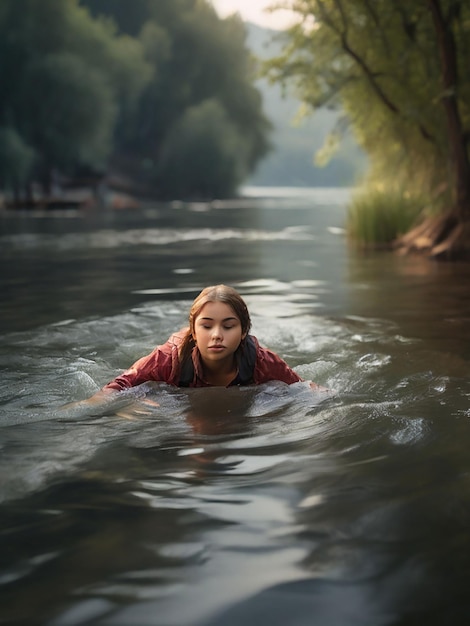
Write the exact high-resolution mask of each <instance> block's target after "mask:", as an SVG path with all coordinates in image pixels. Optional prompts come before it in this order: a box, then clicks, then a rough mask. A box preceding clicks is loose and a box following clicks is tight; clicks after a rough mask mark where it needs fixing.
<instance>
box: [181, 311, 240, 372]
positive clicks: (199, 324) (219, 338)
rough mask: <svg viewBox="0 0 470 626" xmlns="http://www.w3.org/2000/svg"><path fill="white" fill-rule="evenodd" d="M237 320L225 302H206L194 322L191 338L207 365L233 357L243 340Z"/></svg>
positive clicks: (225, 361)
mask: <svg viewBox="0 0 470 626" xmlns="http://www.w3.org/2000/svg"><path fill="white" fill-rule="evenodd" d="M245 336H246V333H243V332H242V326H241V322H240V320H239V318H238V317H237V316H236V314H235V312H234V310H233V309H232V307H231V306H230V305H229V304H226V303H225V302H207V303H206V304H205V305H204V306H203V307H202V309H201V311H200V313H199V315H198V316H197V317H196V319H195V321H194V332H193V337H194V339H195V340H196V343H197V347H198V348H199V352H200V353H201V357H202V360H203V361H204V362H207V363H208V364H209V363H210V364H216V363H219V364H222V363H227V362H228V361H229V359H230V360H233V355H234V353H235V351H236V349H237V348H238V346H239V345H240V342H241V341H242V339H244V338H245Z"/></svg>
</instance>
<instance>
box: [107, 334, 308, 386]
mask: <svg viewBox="0 0 470 626" xmlns="http://www.w3.org/2000/svg"><path fill="white" fill-rule="evenodd" d="M184 335H185V331H180V332H178V333H175V334H173V335H172V336H171V337H170V338H169V339H168V341H167V342H166V343H164V344H163V345H161V346H157V347H156V348H155V350H153V352H151V353H150V354H148V355H147V356H144V357H142V358H141V359H139V360H138V361H136V362H135V363H134V365H132V366H131V367H130V368H129V369H128V370H126V371H125V372H124V373H123V374H121V375H120V376H117V377H116V378H115V379H114V380H112V381H111V382H110V383H108V384H107V385H105V386H104V387H103V389H105V390H108V389H115V390H118V391H121V390H122V389H127V388H128V387H135V386H136V385H140V384H141V383H145V382H147V381H150V380H153V381H160V382H165V383H168V384H170V385H175V386H176V387H178V386H179V381H180V374H181V363H180V360H179V356H178V352H179V347H180V346H181V343H182V340H183V337H184ZM250 337H251V339H252V340H253V342H254V344H255V346H256V360H255V366H254V371H253V384H255V385H260V384H262V383H267V382H268V381H270V380H280V381H283V382H285V383H287V384H289V385H290V384H292V383H297V382H300V381H302V378H300V376H298V375H297V374H296V373H295V372H294V371H293V370H292V369H291V368H290V367H289V366H288V365H287V363H286V362H285V361H283V360H282V359H281V357H279V356H278V355H277V354H276V353H275V352H271V350H268V349H267V348H262V347H261V346H260V345H259V343H258V340H257V339H256V337H254V336H253V335H250ZM192 360H193V366H194V378H193V381H192V383H190V384H189V387H210V386H211V385H210V384H209V383H207V382H206V381H205V380H204V378H203V373H202V371H203V370H202V364H201V358H200V354H199V350H198V349H197V347H195V348H194V350H193V352H192ZM230 384H231V385H233V384H236V379H234V380H233V381H232V383H230Z"/></svg>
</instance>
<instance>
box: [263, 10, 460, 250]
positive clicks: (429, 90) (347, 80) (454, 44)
mask: <svg viewBox="0 0 470 626" xmlns="http://www.w3.org/2000/svg"><path fill="white" fill-rule="evenodd" d="M290 6H291V7H292V8H293V9H294V11H296V12H297V14H298V16H299V23H298V24H297V25H295V26H294V27H293V28H292V29H291V30H290V31H289V34H288V39H287V42H286V47H285V49H284V54H283V55H282V57H281V58H279V59H277V60H273V61H272V62H271V65H270V69H269V72H270V73H271V76H273V77H274V78H275V79H276V80H281V81H286V82H292V81H293V82H294V84H295V86H296V88H297V89H298V90H299V92H300V94H301V96H302V98H303V99H304V100H305V101H306V102H307V103H308V104H309V105H310V106H312V107H313V108H316V107H318V106H320V105H323V104H329V105H331V106H337V105H340V106H343V107H344V108H345V110H346V111H347V113H348V115H349V117H350V120H351V124H352V125H353V128H354V130H355V133H356V136H357V138H358V140H359V142H360V143H361V144H362V145H363V147H364V148H365V149H366V151H367V152H368V154H369V155H370V163H371V164H372V169H371V176H372V177H375V179H380V180H381V182H382V184H385V185H389V186H392V185H396V184H397V183H399V184H401V185H402V186H404V187H406V188H407V189H409V190H411V191H425V192H428V193H429V194H430V195H432V196H434V197H435V198H438V200H437V202H438V203H439V204H440V207H441V216H440V217H438V218H436V217H431V218H429V219H427V220H425V221H423V223H422V224H420V226H419V228H418V229H416V230H414V231H413V232H412V233H409V234H408V235H407V236H406V237H405V238H404V239H403V243H404V244H405V245H406V246H408V247H411V248H417V247H421V248H424V249H426V250H429V251H430V252H431V253H432V254H434V255H443V256H459V255H462V254H468V252H469V251H470V237H469V233H470V228H469V226H468V225H469V223H470V176H469V173H470V170H469V156H468V138H469V137H470V112H469V109H468V106H467V103H468V101H469V95H470V79H469V77H468V72H467V71H466V65H467V62H468V61H467V60H468V54H469V44H468V40H469V34H470V33H469V28H470V2H469V0H415V1H414V2H408V1H406V0H395V1H394V2H389V1H388V0H374V1H371V0H292V2H291V3H290Z"/></svg>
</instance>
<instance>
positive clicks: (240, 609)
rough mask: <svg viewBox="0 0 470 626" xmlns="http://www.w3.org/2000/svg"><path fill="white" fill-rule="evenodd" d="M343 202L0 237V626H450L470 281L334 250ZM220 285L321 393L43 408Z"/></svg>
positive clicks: (228, 208) (208, 393)
mask: <svg viewBox="0 0 470 626" xmlns="http://www.w3.org/2000/svg"><path fill="white" fill-rule="evenodd" d="M348 194H349V192H348V191H347V190H329V189H320V190H315V191H312V190H310V191H303V192H297V193H294V191H293V190H290V191H288V192H287V191H286V192H282V190H281V191H279V190H271V191H270V192H269V197H265V196H266V192H264V194H263V193H262V192H260V190H253V189H252V190H249V197H245V198H242V199H240V200H234V201H232V202H216V203H212V204H210V205H205V204H191V205H185V204H173V205H168V206H145V207H142V208H141V209H140V210H133V211H114V212H112V211H104V212H102V213H93V212H88V213H86V212H85V213H74V212H71V211H70V212H68V213H62V214H61V213H57V214H27V215H20V214H12V213H8V212H4V213H3V214H1V215H0V226H1V236H0V260H1V264H2V272H1V278H0V286H1V294H2V296H1V301H0V321H1V335H0V367H1V372H2V373H1V376H2V385H1V389H0V406H1V409H0V446H1V456H0V480H1V483H0V519H1V532H0V623H5V624H25V623H27V624H48V625H51V626H56V625H59V626H66V625H75V624H92V625H116V626H118V625H132V626H141V625H142V626H143V625H162V626H163V625H164V626H173V625H174V626H181V625H188V626H189V625H191V626H192V625H194V626H199V625H210V626H215V625H217V626H218V625H219V624H223V625H224V626H239V625H240V624H244V625H248V626H250V625H253V626H254V625H255V624H256V625H258V624H260V623H269V624H271V625H275V626H278V625H279V626H281V625H282V626H284V625H285V624H289V626H310V625H318V626H353V625H354V626H356V625H357V626H381V625H389V624H394V625H398V624H399V625H401V626H403V625H410V626H417V625H420V626H421V625H422V624H426V625H427V626H433V625H435V626H442V625H443V624H453V625H460V624H466V623H468V619H469V618H470V597H469V594H468V581H469V580H470V535H469V528H470V458H469V453H468V450H469V449H470V435H469V430H470V422H469V419H468V418H469V416H470V407H469V397H470V381H469V358H470V341H469V339H470V337H469V335H470V324H469V321H470V291H469V287H468V285H469V284H470V281H469V273H470V272H469V268H468V267H467V266H466V265H457V264H455V265H454V264H452V265H450V264H449V265H446V264H434V263H431V262H429V261H426V260H423V259H416V258H415V259H413V258H403V257H400V256H397V255H394V254H392V253H388V252H381V253H369V254H361V253H359V252H357V251H355V250H354V249H352V248H350V247H349V246H348V244H347V241H346V240H345V236H344V231H343V226H344V216H345V206H346V202H347V198H348ZM219 282H225V283H228V284H231V285H233V286H235V287H236V288H237V289H238V290H239V291H240V292H241V293H242V294H243V296H244V297H245V299H246V301H247V303H248V305H249V308H250V311H251V314H252V320H253V333H254V334H255V335H257V336H258V338H259V340H260V341H261V343H262V344H264V345H267V346H269V347H270V348H272V349H274V350H275V351H277V352H278V353H280V354H281V355H282V356H283V357H284V358H285V359H286V360H287V361H288V362H289V363H290V364H291V365H292V366H293V367H294V368H295V369H296V370H297V371H298V372H299V374H300V375H301V376H302V377H303V378H305V379H306V380H315V381H316V382H318V383H320V384H321V385H324V386H327V387H328V388H329V389H331V390H332V391H331V393H313V392H311V391H310V389H309V388H308V386H307V384H306V383H299V384H296V385H292V386H291V387H287V386H285V385H283V384H280V383H270V384H267V385H262V386H260V387H258V388H254V389H253V388H241V389H229V390H225V389H220V388H213V389H195V390H178V389H174V388H169V387H167V386H165V385H159V384H153V385H151V384H148V385H144V386H143V387H142V388H136V389H134V390H132V391H131V392H130V393H129V394H127V395H123V396H122V397H120V399H119V401H118V402H116V401H113V402H110V404H109V405H108V406H106V407H104V408H103V409H102V410H101V411H99V412H97V414H94V415H92V414H87V413H85V412H84V411H83V410H81V409H76V410H72V409H69V410H60V407H61V405H63V404H65V403H67V402H70V401H72V400H80V399H83V398H86V397H88V396H89V395H91V394H92V393H93V392H94V391H95V390H97V389H98V388H100V387H101V386H102V385H103V384H105V383H106V382H108V380H110V379H111V378H113V377H114V376H115V375H116V374H117V373H118V372H120V371H122V370H123V369H125V368H126V367H127V366H128V365H129V364H130V363H131V362H133V361H134V360H135V359H137V358H138V357H140V356H142V355H144V354H147V353H148V352H149V351H150V350H151V349H152V348H153V347H154V346H155V345H156V344H158V343H161V342H163V341H165V340H166V338H167V336H168V335H169V334H170V333H171V332H172V331H173V330H175V329H177V328H179V327H181V326H182V325H184V324H185V321H186V316H187V312H188V308H189V306H190V303H191V301H192V299H193V298H194V297H195V295H196V294H197V293H198V292H199V290H200V289H201V288H202V287H203V286H205V285H207V284H213V283H219ZM148 398H150V399H152V398H153V399H157V400H158V403H159V405H160V406H159V407H151V406H149V405H148V403H147V402H144V400H145V399H148Z"/></svg>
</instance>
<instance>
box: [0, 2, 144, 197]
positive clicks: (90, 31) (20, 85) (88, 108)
mask: <svg viewBox="0 0 470 626" xmlns="http://www.w3.org/2000/svg"><path fill="white" fill-rule="evenodd" d="M0 33H1V37H0V71H1V74H2V78H3V80H2V83H1V85H0V124H3V125H4V127H8V128H10V129H11V131H12V132H13V133H15V134H16V136H17V137H18V138H19V139H20V140H21V143H23V144H24V145H25V146H28V147H29V149H30V151H31V152H30V154H31V155H33V154H34V163H29V165H30V166H31V167H30V168H29V167H28V168H27V169H30V172H31V177H32V179H33V180H40V181H41V182H42V183H43V185H44V188H45V190H46V191H47V189H48V187H49V185H50V181H51V178H52V175H53V173H54V172H60V173H62V174H65V173H67V174H72V173H73V172H74V171H75V170H76V169H77V168H79V167H81V166H90V167H97V166H103V165H104V164H105V161H106V158H107V156H108V154H109V152H110V150H111V147H112V141H111V139H112V135H113V131H114V125H115V123H116V120H117V118H118V115H119V114H120V113H121V111H120V110H119V107H118V106H116V102H117V101H119V100H120V99H121V101H123V103H125V104H126V105H127V106H130V103H131V102H132V101H133V100H135V98H136V97H137V96H138V95H139V93H140V91H141V89H142V87H143V85H144V84H145V81H146V80H147V78H148V68H147V67H146V65H145V62H144V59H143V55H142V52H141V50H140V49H139V47H138V46H136V45H135V44H133V43H132V42H130V41H129V38H127V37H117V36H115V33H114V31H113V28H112V25H111V24H109V23H105V22H103V21H97V20H92V19H91V17H90V16H89V15H88V13H87V12H86V11H85V10H84V9H83V8H81V7H79V6H78V4H77V2H75V1H74V0H42V1H41V2H39V0H3V3H2V11H1V13H0ZM122 94H125V98H124V97H121V98H120V95H122ZM20 169H21V168H20ZM20 169H19V170H18V173H17V174H16V175H15V177H16V179H17V181H18V183H19V182H20V180H21V179H22V178H24V175H25V172H26V168H24V167H23V168H22V169H21V172H20Z"/></svg>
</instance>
